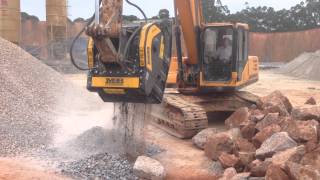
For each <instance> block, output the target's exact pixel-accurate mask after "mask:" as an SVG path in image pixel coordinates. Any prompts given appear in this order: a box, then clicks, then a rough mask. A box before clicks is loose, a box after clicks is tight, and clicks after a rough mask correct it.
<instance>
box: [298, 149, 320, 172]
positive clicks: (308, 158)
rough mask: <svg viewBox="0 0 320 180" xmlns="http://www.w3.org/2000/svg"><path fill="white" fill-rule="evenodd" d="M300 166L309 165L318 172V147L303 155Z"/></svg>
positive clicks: (319, 162)
mask: <svg viewBox="0 0 320 180" xmlns="http://www.w3.org/2000/svg"><path fill="white" fill-rule="evenodd" d="M301 164H302V165H310V166H312V167H314V168H316V169H319V170H320V146H319V147H318V148H317V149H315V150H313V151H312V152H309V153H307V154H305V155H304V156H303V158H302V160H301Z"/></svg>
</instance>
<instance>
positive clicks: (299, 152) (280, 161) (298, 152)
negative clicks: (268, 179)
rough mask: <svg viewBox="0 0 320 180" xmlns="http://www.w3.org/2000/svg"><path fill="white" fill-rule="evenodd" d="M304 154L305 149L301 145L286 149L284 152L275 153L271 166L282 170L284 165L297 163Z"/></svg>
mask: <svg viewBox="0 0 320 180" xmlns="http://www.w3.org/2000/svg"><path fill="white" fill-rule="evenodd" d="M305 153H306V152H305V147H304V146H303V145H302V146H298V147H294V148H291V149H287V150H285V151H281V152H278V153H276V154H275V155H274V156H273V157H272V164H274V165H277V166H280V167H281V168H282V169H284V168H285V165H286V163H287V162H289V161H290V162H295V163H299V162H300V161H301V159H302V157H303V155H304V154H305Z"/></svg>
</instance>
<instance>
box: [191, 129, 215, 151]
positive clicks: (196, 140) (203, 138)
mask: <svg viewBox="0 0 320 180" xmlns="http://www.w3.org/2000/svg"><path fill="white" fill-rule="evenodd" d="M217 133H218V130H217V129H216V128H207V129H204V130H202V131H201V132H199V133H198V134H197V135H195V136H194V137H193V138H192V142H193V144H194V145H196V146H197V147H198V148H200V149H204V146H205V144H206V143H207V139H208V137H210V136H213V135H215V134H217Z"/></svg>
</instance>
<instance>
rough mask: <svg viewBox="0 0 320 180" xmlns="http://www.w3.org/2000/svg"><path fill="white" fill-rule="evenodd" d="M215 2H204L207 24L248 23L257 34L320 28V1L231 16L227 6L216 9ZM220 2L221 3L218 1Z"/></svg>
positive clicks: (306, 0)
mask: <svg viewBox="0 0 320 180" xmlns="http://www.w3.org/2000/svg"><path fill="white" fill-rule="evenodd" d="M212 1H213V0H204V4H203V10H204V17H205V19H206V21H207V22H222V21H223V22H243V23H248V24H249V25H250V27H251V30H252V31H255V32H277V31H296V30H304V29H311V28H316V27H319V26H320V0H305V1H303V2H301V3H299V4H297V5H295V6H293V7H291V8H290V9H282V10H278V11H276V10H275V9H274V8H272V7H266V6H263V7H261V6H260V7H250V5H249V4H248V3H246V4H245V6H246V8H245V9H243V10H242V11H240V12H237V13H234V14H230V11H229V10H228V7H227V6H222V5H221V3H220V4H219V3H218V4H216V5H215V7H213V6H212V5H210V2H212ZM218 2H219V1H218Z"/></svg>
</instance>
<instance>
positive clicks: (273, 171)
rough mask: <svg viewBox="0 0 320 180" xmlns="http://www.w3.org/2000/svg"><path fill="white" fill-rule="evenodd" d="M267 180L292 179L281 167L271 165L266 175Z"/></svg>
mask: <svg viewBox="0 0 320 180" xmlns="http://www.w3.org/2000/svg"><path fill="white" fill-rule="evenodd" d="M266 180H290V178H289V176H288V175H287V174H286V172H285V171H284V170H282V169H281V167H280V166H277V165H274V164H271V165H270V166H269V167H268V170H267V173H266Z"/></svg>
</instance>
